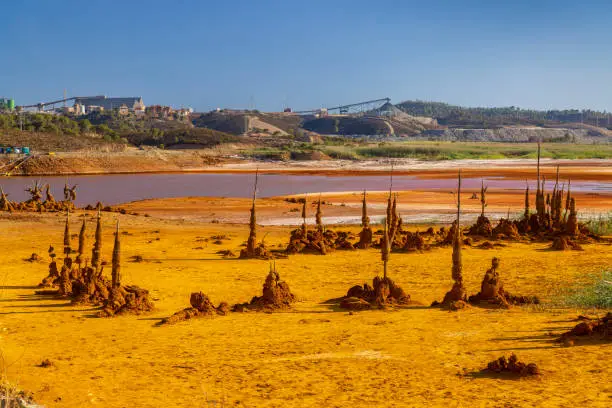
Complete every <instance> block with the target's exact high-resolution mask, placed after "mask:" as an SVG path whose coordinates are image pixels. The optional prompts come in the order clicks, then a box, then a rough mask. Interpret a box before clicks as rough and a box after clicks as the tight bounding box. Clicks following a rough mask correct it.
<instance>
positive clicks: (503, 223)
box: [492, 218, 521, 239]
mask: <svg viewBox="0 0 612 408" xmlns="http://www.w3.org/2000/svg"><path fill="white" fill-rule="evenodd" d="M492 235H493V236H494V237H495V238H497V239H500V238H509V239H520V238H521V235H520V234H519V231H518V228H517V227H516V224H514V223H513V222H512V221H510V220H507V219H505V218H501V219H500V220H499V224H497V226H496V227H495V228H493V231H492Z"/></svg>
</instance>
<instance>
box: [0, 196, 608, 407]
mask: <svg viewBox="0 0 612 408" xmlns="http://www.w3.org/2000/svg"><path fill="white" fill-rule="evenodd" d="M175 204H176V203H175ZM225 209H226V207H225V206H224V207H219V208H217V210H216V212H217V213H219V214H221V215H222V214H223V211H225ZM81 216H83V213H79V214H77V215H74V216H73V219H72V224H71V231H73V232H75V233H76V232H78V228H79V224H80V217H81ZM87 217H88V218H87V219H88V220H89V223H88V228H89V229H88V237H87V241H88V242H87V245H88V247H90V246H91V244H92V236H93V230H94V225H95V224H94V214H92V213H89V214H87ZM103 217H104V239H105V241H104V246H103V253H104V258H105V259H106V260H110V258H111V251H112V230H113V226H114V222H115V220H116V218H117V217H118V218H119V219H120V221H121V226H122V231H123V232H124V233H126V234H122V258H123V268H122V273H123V276H124V279H123V281H124V283H126V284H137V285H140V286H141V287H144V288H148V289H150V291H151V294H152V297H153V298H154V299H155V303H156V307H157V310H156V311H155V312H153V313H151V314H150V315H146V316H124V317H117V318H111V319H98V318H92V315H93V313H94V312H95V310H94V309H92V308H91V307H83V306H72V305H70V303H69V302H68V301H66V300H63V299H53V298H51V299H50V298H44V297H41V296H37V295H35V294H34V290H35V285H36V284H37V283H38V282H40V280H41V279H42V278H43V277H44V276H46V274H47V262H46V261H41V262H34V263H30V262H27V261H24V259H25V258H27V257H29V256H30V254H31V253H33V252H35V253H38V254H40V255H43V256H45V255H46V253H47V248H48V246H49V244H53V245H54V246H55V248H56V249H58V248H61V245H62V233H63V219H64V218H63V216H61V215H55V214H14V215H3V216H1V217H0V225H1V228H0V260H1V262H2V266H3V267H2V269H1V270H0V305H1V307H0V316H1V318H0V350H1V351H2V356H3V360H2V362H3V366H2V368H3V369H4V370H5V371H6V375H7V377H8V379H9V380H10V381H12V382H13V383H17V384H18V385H19V386H20V387H22V388H24V389H26V390H30V391H32V392H33V393H34V395H35V397H36V399H37V400H38V401H39V402H40V403H42V404H45V405H47V406H50V407H170V406H171V407H209V406H213V405H212V402H211V401H213V400H216V401H224V402H225V405H224V406H236V407H347V406H352V407H373V406H394V407H405V406H436V407H438V406H439V407H447V406H462V407H468V406H469V407H474V406H495V407H499V406H513V407H514V406H525V407H531V406H538V407H558V406H582V407H586V406H588V407H604V406H609V404H610V401H611V398H612V386H611V385H610V381H609V380H610V378H611V375H612V369H611V367H610V364H609V356H610V351H611V348H610V345H605V344H589V345H581V346H574V347H569V348H566V347H561V346H560V345H558V344H557V343H554V342H552V340H553V339H554V337H555V336H557V335H559V334H560V333H561V332H563V331H565V330H567V329H568V328H569V327H571V326H573V324H575V323H574V322H572V321H571V319H574V318H575V317H576V316H577V314H578V313H584V311H580V310H574V309H565V308H559V307H553V304H552V303H551V302H552V301H553V300H555V299H556V296H557V293H558V291H559V290H560V289H561V288H563V287H567V286H568V285H572V284H574V283H575V282H577V281H579V280H581V279H583V278H585V277H589V276H593V275H597V274H599V273H601V271H602V269H603V268H605V267H609V265H610V264H611V263H612V246H610V245H609V244H591V245H585V251H584V252H550V251H547V250H546V247H547V245H546V244H524V243H514V244H509V245H508V246H507V247H504V248H500V249H496V250H489V251H487V250H479V249H466V250H465V251H464V255H463V265H464V269H463V270H464V276H465V280H466V286H467V288H468V289H469V292H470V293H475V292H477V291H478V290H479V287H480V286H479V285H480V280H481V279H482V276H483V274H484V272H485V270H486V269H487V268H488V267H489V265H490V262H491V257H493V256H498V257H500V258H501V274H502V277H503V279H504V282H505V287H506V289H507V290H509V291H510V292H512V293H517V294H525V295H538V296H540V297H541V298H542V300H543V301H544V304H543V305H542V306H538V307H515V308H512V309H511V310H486V309H480V308H471V309H469V310H465V311H461V312H452V313H451V312H447V311H442V310H438V309H431V308H428V307H425V306H408V307H403V308H400V309H396V310H393V311H369V312H358V313H355V314H353V315H351V314H349V313H346V312H344V311H341V310H337V309H334V308H332V307H330V306H329V305H326V304H323V302H324V301H326V300H327V299H330V298H336V297H338V296H342V295H344V294H345V293H346V291H347V289H348V288H349V287H351V286H352V285H355V284H360V283H363V282H366V281H371V279H372V278H373V277H374V276H375V275H376V274H377V273H380V272H381V265H380V254H379V253H378V252H377V251H376V250H374V249H372V250H367V251H355V252H341V251H338V252H335V253H333V254H331V255H328V256H316V255H294V256H291V257H289V258H288V259H281V260H277V261H276V265H277V268H278V270H279V272H280V274H281V276H282V278H283V279H285V280H286V281H287V282H288V283H289V285H290V287H291V289H292V291H293V292H294V293H295V294H296V295H297V297H298V299H299V302H298V303H297V304H296V305H295V309H294V310H293V311H290V312H285V313H276V314H230V315H229V316H225V317H217V318H214V319H207V318H205V319H198V320H193V321H188V322H183V323H179V324H177V325H173V326H165V327H164V326H163V327H156V326H155V323H157V322H158V321H159V319H161V318H163V317H166V316H169V315H171V314H172V313H174V312H176V311H177V310H179V309H181V308H184V307H187V306H188V302H189V294H190V293H191V292H193V291H200V290H201V291H203V292H205V293H207V294H208V295H210V296H211V298H212V300H213V301H214V302H215V304H217V303H218V302H221V301H223V300H224V301H227V302H229V303H230V304H233V303H236V302H244V301H248V300H250V298H251V297H252V296H254V295H258V294H260V293H261V286H262V283H263V281H264V278H265V276H266V274H267V272H268V262H266V261H258V260H234V259H230V260H226V259H222V258H221V256H220V255H218V254H217V253H216V252H217V251H218V250H221V249H231V250H233V251H234V252H238V251H239V250H240V248H241V244H242V243H243V242H244V241H245V240H246V238H247V233H248V231H247V229H246V228H245V226H244V225H236V224H226V225H223V224H208V223H200V222H195V221H193V220H188V221H177V220H167V219H160V218H157V217H155V216H152V217H150V218H145V217H142V216H139V217H137V216H128V215H117V214H108V213H104V214H103ZM77 218H78V219H77ZM352 229H353V230H354V231H357V227H352ZM288 233H289V228H288V227H261V228H260V230H259V237H260V238H261V237H263V236H264V235H265V236H266V242H267V243H268V244H269V245H271V246H280V247H282V246H284V245H286V243H287V236H288ZM216 234H225V235H227V236H228V237H229V240H225V241H223V243H222V244H221V245H214V244H213V240H212V239H209V240H208V242H206V241H205V239H206V238H210V237H211V236H213V235H216ZM158 238H159V239H158ZM76 245H77V242H76V238H75V239H74V241H73V247H76ZM134 255H141V256H143V257H144V259H145V261H144V262H142V263H134V262H130V261H129V258H130V257H131V256H134ZM389 271H390V272H389V273H390V276H391V277H392V278H393V279H395V280H396V281H397V282H398V283H399V284H400V285H401V286H402V287H403V288H404V289H405V290H406V291H407V292H408V293H410V294H411V295H412V298H413V299H414V300H416V301H419V302H421V303H422V304H423V305H429V304H430V303H431V302H432V301H433V300H436V299H438V300H439V299H441V298H442V297H443V295H444V293H445V292H446V291H447V290H448V289H449V288H450V287H451V284H452V281H451V278H450V275H451V273H450V271H451V249H450V248H438V249H433V250H431V251H430V252H425V253H413V254H393V255H392V258H391V262H390V265H389ZM105 273H106V274H109V273H110V271H108V270H107V271H106V272H105ZM511 352H516V353H517V354H518V356H519V358H520V359H521V360H523V361H526V362H534V363H536V364H537V365H538V366H539V367H540V368H541V370H542V373H543V374H542V376H541V377H539V378H525V379H517V380H511V379H498V378H494V377H490V376H486V375H484V376H483V375H479V374H472V373H474V372H476V371H478V370H480V369H481V368H483V367H485V366H486V364H487V362H489V361H491V360H493V359H495V358H497V357H499V356H501V355H509V354H510V353H511ZM47 358H48V359H50V360H51V361H52V362H53V363H54V364H55V365H54V366H53V367H49V368H41V367H37V365H38V364H39V363H40V362H41V361H42V360H43V359H47ZM217 406H221V405H220V403H219V404H218V405H217Z"/></svg>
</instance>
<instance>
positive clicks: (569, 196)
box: [563, 179, 572, 224]
mask: <svg viewBox="0 0 612 408" xmlns="http://www.w3.org/2000/svg"><path fill="white" fill-rule="evenodd" d="M571 188H572V179H569V180H568V181H567V196H566V198H565V214H563V223H564V224H565V223H566V222H567V216H568V214H569V211H570V205H571V201H572V192H571Z"/></svg>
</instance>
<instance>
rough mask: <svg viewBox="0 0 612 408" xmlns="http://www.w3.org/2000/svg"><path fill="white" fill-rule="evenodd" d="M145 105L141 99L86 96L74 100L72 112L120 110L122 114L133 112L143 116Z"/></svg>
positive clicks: (137, 97) (135, 97) (136, 97)
mask: <svg viewBox="0 0 612 408" xmlns="http://www.w3.org/2000/svg"><path fill="white" fill-rule="evenodd" d="M145 108H146V106H145V104H144V102H143V101H142V97H140V96H134V97H126V98H107V97H106V96H88V97H76V98H74V111H75V113H76V114H83V113H89V112H94V111H104V110H115V109H116V110H120V111H121V112H122V113H128V112H134V113H136V114H144V112H145Z"/></svg>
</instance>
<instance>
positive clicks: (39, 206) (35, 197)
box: [0, 181, 77, 212]
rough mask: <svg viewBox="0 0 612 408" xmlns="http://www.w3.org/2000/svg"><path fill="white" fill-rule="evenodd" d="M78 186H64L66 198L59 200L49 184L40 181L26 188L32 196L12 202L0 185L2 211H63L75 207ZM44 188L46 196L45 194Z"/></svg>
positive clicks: (0, 209)
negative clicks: (21, 200) (42, 183)
mask: <svg viewBox="0 0 612 408" xmlns="http://www.w3.org/2000/svg"><path fill="white" fill-rule="evenodd" d="M76 188H77V186H76V185H74V186H72V187H69V186H68V185H65V186H64V200H63V201H57V200H56V199H55V197H54V196H53V194H52V193H51V187H50V185H49V184H46V185H44V186H43V185H41V184H39V182H38V181H36V182H34V184H32V186H31V187H28V188H26V189H25V191H26V192H27V193H28V194H29V195H30V198H29V199H28V200H26V201H23V202H12V201H10V200H9V199H8V194H6V193H5V192H4V190H3V189H2V188H1V187H0V211H8V212H13V211H28V212H62V211H72V210H74V209H75V206H74V201H75V200H76ZM43 189H44V196H43Z"/></svg>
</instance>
